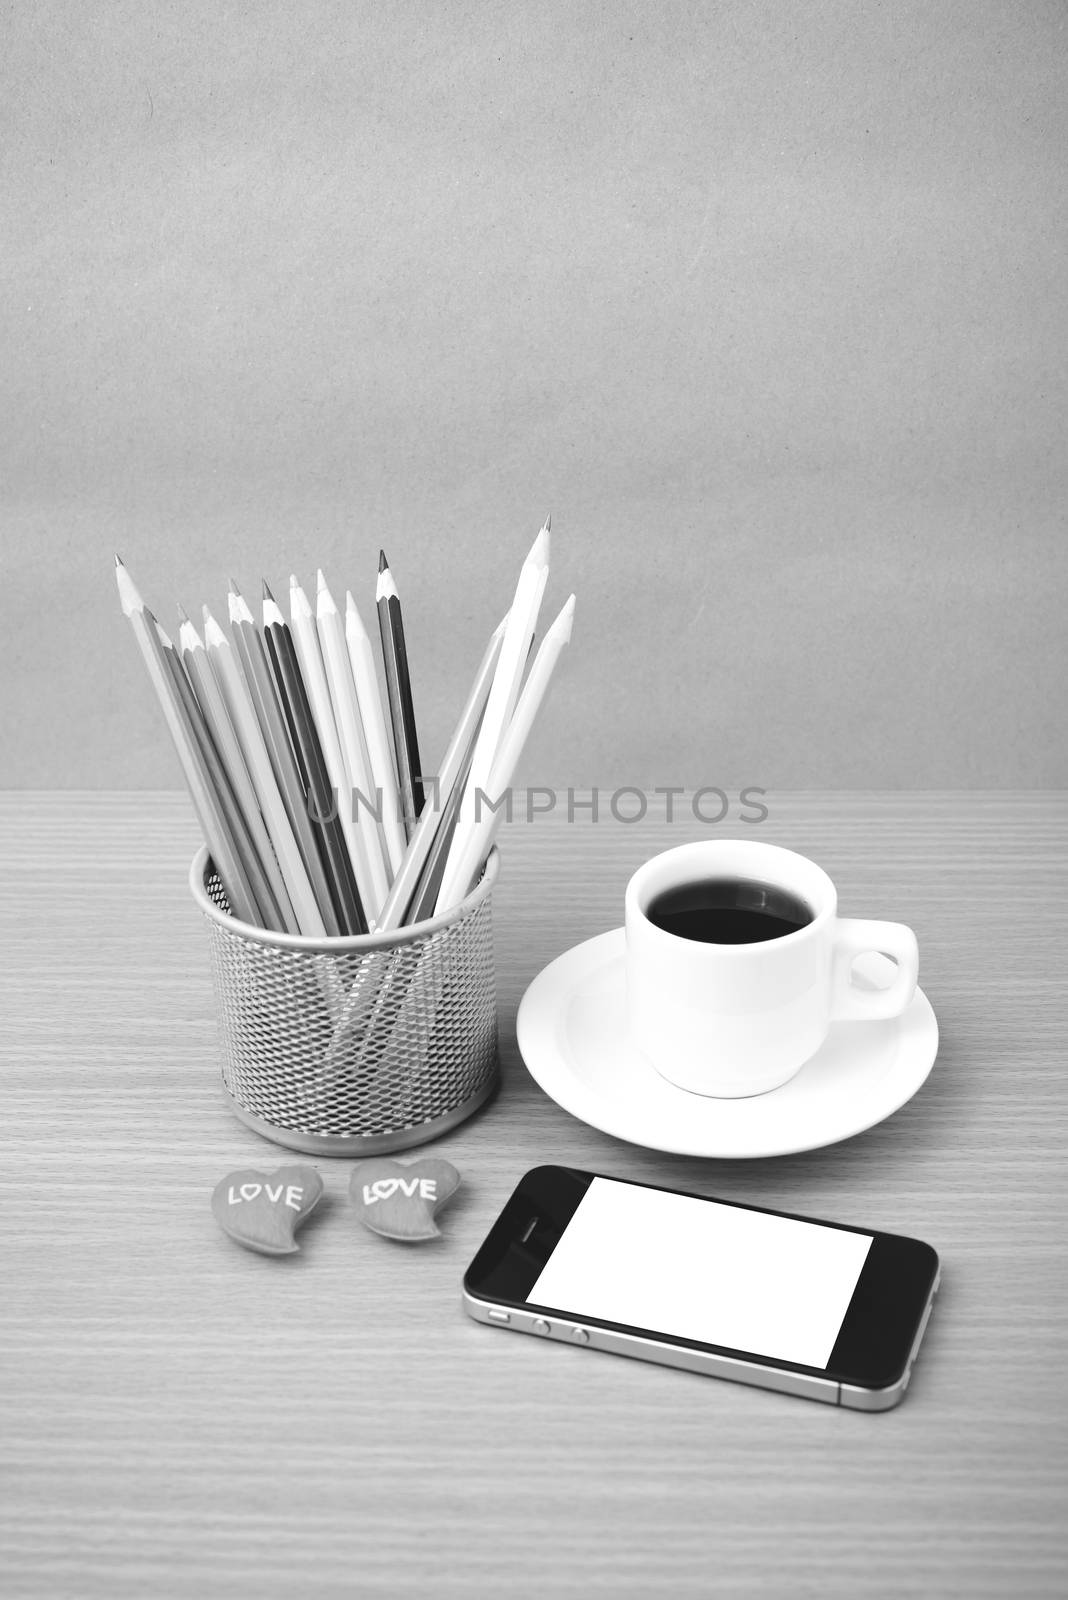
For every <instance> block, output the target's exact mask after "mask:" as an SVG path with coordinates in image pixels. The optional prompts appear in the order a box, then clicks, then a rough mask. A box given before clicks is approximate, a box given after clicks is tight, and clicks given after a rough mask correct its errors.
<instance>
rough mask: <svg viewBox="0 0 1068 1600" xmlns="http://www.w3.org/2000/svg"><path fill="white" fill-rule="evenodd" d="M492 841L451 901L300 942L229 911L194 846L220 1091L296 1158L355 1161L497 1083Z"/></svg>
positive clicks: (449, 1115)
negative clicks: (374, 927)
mask: <svg viewBox="0 0 1068 1600" xmlns="http://www.w3.org/2000/svg"><path fill="white" fill-rule="evenodd" d="M496 875H497V853H496V851H494V852H493V853H492V854H491V856H490V858H489V860H488V862H487V864H486V869H485V871H484V873H483V874H482V877H481V879H480V880H479V883H478V884H477V885H476V887H475V888H474V889H473V890H472V891H471V893H470V894H469V895H468V896H467V898H466V899H465V900H464V901H462V902H461V903H460V904H459V905H458V906H456V907H455V908H454V909H453V910H451V911H449V912H447V913H445V914H444V915H443V916H440V917H435V918H430V919H428V920H427V921H425V922H421V923H415V924H412V925H410V926H405V927H403V928H399V929H397V930H396V931H395V932H390V933H385V934H367V935H362V936H352V937H348V938H344V939H318V940H315V939H304V938H298V937H296V936H290V935H283V934H279V933H273V932H268V931H266V930H264V929H258V928H253V927H251V926H249V925H248V924H245V923H242V922H239V921H235V919H234V918H233V917H232V916H231V915H230V911H229V904H228V902H227V900H226V896H225V890H224V889H223V886H222V883H221V880H220V879H219V877H218V874H217V873H216V872H215V869H214V866H213V864H212V863H211V861H210V860H209V858H208V856H207V852H206V851H202V852H201V853H200V855H199V856H198V857H197V859H196V861H195V862H194V863H193V868H192V872H191V878H190V882H191V886H192V889H193V896H194V899H195V900H196V902H197V904H198V905H199V907H200V909H201V911H202V912H203V914H204V916H205V919H206V921H207V924H208V929H209V935H210V950H211V966H212V974H213V978H214V985H215V994H216V1000H217V1003H218V1013H219V1030H220V1045H221V1058H222V1059H221V1065H222V1080H223V1091H224V1093H225V1095H226V1097H227V1099H228V1100H229V1102H230V1105H231V1107H232V1108H233V1110H234V1112H235V1114H236V1115H237V1117H238V1118H239V1119H240V1120H241V1121H242V1122H243V1123H244V1124H245V1125H246V1127H249V1128H252V1129H254V1130H255V1132H257V1133H259V1134H261V1135H262V1136H263V1137H264V1138H266V1139H270V1140H272V1141H273V1142H274V1143H275V1144H280V1145H283V1146H285V1147H286V1148H287V1149H290V1150H299V1151H301V1152H302V1153H303V1154H305V1155H323V1156H352V1157H363V1156H370V1155H384V1154H388V1153H389V1152H392V1151H396V1150H407V1149H411V1148H412V1146H414V1145H419V1144H425V1143H427V1142H428V1141H429V1140H431V1139H436V1138H439V1137H440V1136H441V1135H442V1134H444V1133H447V1132H448V1131H449V1130H450V1129H451V1128H454V1127H456V1126H457V1124H459V1123H461V1122H463V1121H464V1120H465V1118H467V1117H469V1116H471V1115H472V1113H473V1112H475V1111H477V1110H478V1108H479V1107H480V1106H481V1105H484V1104H485V1102H486V1101H487V1100H488V1099H489V1098H490V1096H491V1094H492V1093H493V1090H494V1089H495V1087H496V1085H497V1080H498V1071H499V1068H498V1055H497V1005H496V992H495V984H494V976H493V928H492V921H491V889H492V886H493V883H494V880H495V879H496Z"/></svg>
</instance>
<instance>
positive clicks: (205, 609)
mask: <svg viewBox="0 0 1068 1600" xmlns="http://www.w3.org/2000/svg"><path fill="white" fill-rule="evenodd" d="M200 615H201V616H202V617H203V618H204V626H205V628H206V627H207V625H208V623H209V622H210V621H211V620H212V617H211V610H210V608H209V606H208V605H207V603H206V602H205V604H204V605H202V606H201V608H200Z"/></svg>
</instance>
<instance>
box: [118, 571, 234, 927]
mask: <svg viewBox="0 0 1068 1600" xmlns="http://www.w3.org/2000/svg"><path fill="white" fill-rule="evenodd" d="M115 581H116V582H117V584H118V586H119V600H120V603H121V605H122V609H123V611H124V613H125V614H126V616H127V618H128V619H129V622H130V626H131V627H132V628H133V631H134V638H135V639H136V640H137V644H138V648H139V649H140V651H141V656H142V658H143V660H144V663H145V670H146V671H147V673H148V676H149V680H150V682H151V684H152V687H153V689H154V690H155V693H156V698H157V700H158V701H159V704H160V709H161V710H162V712H163V716H164V720H165V721H166V724H167V729H168V732H169V733H170V736H171V740H172V742H173V744H174V748H175V750H176V751H177V753H178V759H179V761H180V762H181V766H182V773H183V776H184V777H185V781H186V784H187V786H188V788H189V794H190V798H191V799H192V801H193V809H194V810H195V811H196V814H197V819H198V821H199V822H200V828H201V832H202V833H203V835H204V842H205V844H206V845H207V847H208V850H209V852H210V853H211V859H212V862H213V863H214V865H215V870H216V871H217V872H218V874H219V877H220V878H221V880H222V885H223V888H224V889H225V890H226V898H227V899H228V900H229V902H230V909H231V911H232V912H233V914H234V916H235V917H239V918H240V919H241V921H242V922H251V923H258V922H259V920H260V918H259V908H258V907H257V906H256V904H255V897H254V895H253V893H252V886H251V884H250V883H249V882H248V879H247V877H246V874H245V870H244V867H243V866H242V864H241V861H240V858H239V856H238V854H237V850H236V848H235V846H234V843H233V840H232V839H231V837H230V832H229V828H228V827H227V824H226V818H225V816H224V815H223V811H222V807H221V805H220V802H219V798H218V796H217V795H216V794H215V792H214V790H213V788H212V784H211V779H210V777H209V775H208V772H207V769H206V767H205V765H204V759H203V756H202V754H201V751H200V748H199V746H198V744H197V742H196V740H195V738H194V736H193V732H192V729H191V728H190V726H189V719H188V717H187V715H186V710H185V707H184V705H183V703H182V700H181V698H180V696H179V693H178V686H177V684H176V682H175V680H174V676H173V672H172V669H171V667H170V666H169V664H168V662H167V657H166V656H165V654H164V650H163V645H162V643H161V642H160V638H159V631H158V624H157V622H156V619H155V617H154V616H153V615H152V613H151V612H150V611H149V610H148V608H147V607H146V605H145V603H144V601H143V600H142V599H141V596H140V594H139V593H138V591H137V588H136V586H135V584H134V581H133V579H132V578H131V577H130V574H129V573H128V572H127V570H126V568H125V567H124V566H123V564H122V562H121V561H120V560H119V558H118V556H116V557H115ZM178 665H179V668H180V667H181V663H180V662H179V663H178Z"/></svg>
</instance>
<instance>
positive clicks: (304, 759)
mask: <svg viewBox="0 0 1068 1600" xmlns="http://www.w3.org/2000/svg"><path fill="white" fill-rule="evenodd" d="M263 633H264V638H265V639H266V641H267V653H268V655H269V657H270V661H271V666H272V668H273V670H274V681H275V688H276V690H277V692H278V700H279V704H280V705H281V707H282V712H283V714H284V716H285V719H286V726H287V727H288V729H289V738H290V742H291V744H292V746H293V754H294V758H295V760H296V763H297V772H298V774H299V776H300V780H301V784H302V786H303V788H304V792H305V794H306V795H307V796H308V800H309V803H310V808H311V809H312V810H313V826H314V827H315V828H316V829H317V831H318V835H319V839H320V841H321V846H322V859H323V865H324V867H325V868H326V871H327V883H328V886H329V889H330V893H331V899H332V901H333V905H334V911H335V914H336V916H337V921H338V927H339V928H340V930H341V932H342V933H343V934H353V933H366V932H367V918H366V917H365V916H364V912H363V907H362V906H361V904H360V893H359V890H358V888H357V886H356V879H355V876H354V875H353V871H352V862H351V861H350V860H349V851H348V845H347V844H346V842H345V835H344V833H343V831H342V828H341V821H340V817H339V815H338V808H339V806H340V805H341V803H342V796H340V795H338V794H337V793H336V791H335V790H334V787H333V785H332V784H331V782H330V776H329V773H328V772H327V768H326V760H325V758H324V756H323V750H322V745H321V744H320V742H319V735H318V733H317V732H316V729H315V719H314V717H313V715H312V709H311V706H310V704H309V703H308V696H307V693H306V692H305V688H304V679H303V678H302V677H301V672H300V666H299V665H298V662H297V653H296V649H295V648H294V645H293V636H292V634H291V633H290V631H289V627H288V624H287V623H286V620H285V618H284V617H283V615H282V613H281V611H280V610H279V609H278V605H277V603H276V601H275V598H274V596H273V595H272V594H271V591H270V590H269V589H268V587H267V585H266V583H265V584H264V586H263Z"/></svg>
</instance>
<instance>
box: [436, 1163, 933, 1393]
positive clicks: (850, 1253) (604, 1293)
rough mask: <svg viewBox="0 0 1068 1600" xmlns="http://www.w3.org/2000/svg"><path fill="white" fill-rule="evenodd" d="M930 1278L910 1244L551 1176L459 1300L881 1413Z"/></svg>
mask: <svg viewBox="0 0 1068 1600" xmlns="http://www.w3.org/2000/svg"><path fill="white" fill-rule="evenodd" d="M938 1281H939V1261H938V1256H937V1254H936V1252H935V1251H934V1250H933V1249H932V1248H931V1246H930V1245H929V1244H923V1243H922V1242H921V1241H920V1240H919V1239H907V1238H904V1237H902V1236H900V1235H898V1234H894V1233H874V1232H872V1231H870V1230H868V1229H864V1228H852V1227H846V1226H844V1225H843V1224H842V1223H839V1222H817V1221H815V1220H813V1219H812V1218H809V1217H797V1216H792V1215H791V1214H790V1213H788V1212H783V1211H766V1210H763V1209H761V1208H759V1207H756V1206H743V1205H738V1204H736V1203H735V1202H733V1201H729V1200H709V1199H706V1198H703V1197H702V1196H700V1195H694V1194H684V1193H680V1192H679V1191H677V1190H674V1189H662V1188H656V1187H654V1186H652V1185H648V1184H641V1183H631V1182H629V1181H627V1180H626V1179H623V1178H608V1177H603V1176H599V1175H597V1174H595V1173H592V1172H579V1171H577V1170H575V1169H574V1168H571V1167H552V1166H546V1167H535V1168H534V1169H533V1171H531V1172H528V1173H527V1175H526V1177H525V1178H523V1179H522V1181H521V1182H520V1183H519V1185H518V1187H517V1188H516V1190H515V1192H514V1193H513V1195H512V1197H511V1199H510V1200H509V1201H508V1203H507V1205H506V1206H505V1208H504V1210H503V1211H502V1212H501V1214H500V1216H499V1217H498V1218H497V1221H496V1222H495V1223H494V1224H493V1227H492V1228H491V1229H490V1232H489V1234H488V1236H487V1237H486V1240H485V1242H484V1243H483V1245H482V1247H481V1249H480V1250H479V1252H478V1254H477V1255H476V1256H475V1259H474V1261H473V1262H472V1263H471V1266H470V1267H469V1268H468V1270H467V1273H466V1275H465V1277H464V1289H463V1295H464V1308H465V1310H466V1311H467V1312H468V1314H469V1315H470V1316H472V1317H474V1318H475V1320H476V1321H477V1322H485V1323H488V1324H490V1325H491V1326H495V1327H502V1328H511V1329H513V1330H514V1331H515V1332H517V1333H530V1334H534V1335H535V1336H537V1337H540V1338H542V1339H552V1340H556V1341H557V1342H559V1343H561V1344H571V1345H578V1346H581V1347H583V1348H585V1349H589V1350H609V1351H612V1352H614V1353H615V1354H616V1355H623V1356H636V1357H637V1358H638V1359H639V1360H642V1361H655V1362H659V1363H660V1364H661V1365H662V1366H666V1367H679V1368H682V1369H683V1370H684V1371H687V1372H701V1373H708V1374H710V1375H711V1376H714V1377H718V1378H729V1379H732V1380H733V1381H734V1382H736V1383H751V1384H755V1385H756V1386H757V1387H758V1388H761V1389H778V1390H781V1391H782V1392H783V1393H784V1394H796V1395H802V1396H805V1397H807V1398H808V1399H811V1400H822V1401H824V1402H826V1403H827V1404H828V1405H838V1406H848V1407H850V1408H851V1409H853V1410H857V1411H886V1410H888V1409H889V1408H890V1407H891V1406H895V1405H897V1403H898V1401H899V1400H900V1399H901V1398H902V1396H903V1395H904V1393H905V1390H906V1388H907V1387H908V1382H909V1377H910V1375H911V1372H912V1366H913V1362H914V1361H915V1359H916V1355H917V1352H918V1350H919V1348H920V1341H921V1339H922V1338H923V1334H924V1330H925V1328H926V1326H927V1320H928V1318H929V1317H930V1314H931V1307H932V1305H933V1302H934V1296H935V1292H936V1290H937V1288H938Z"/></svg>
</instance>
